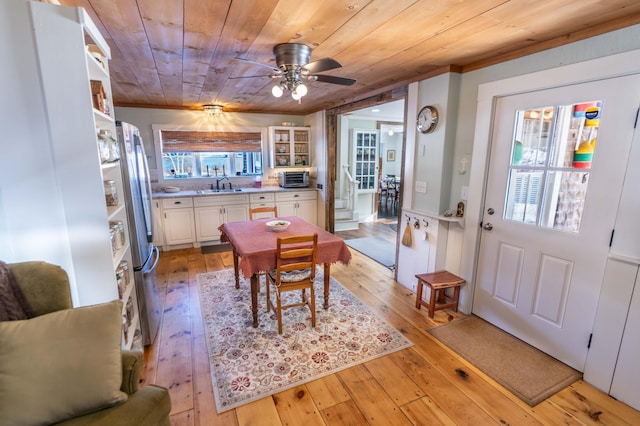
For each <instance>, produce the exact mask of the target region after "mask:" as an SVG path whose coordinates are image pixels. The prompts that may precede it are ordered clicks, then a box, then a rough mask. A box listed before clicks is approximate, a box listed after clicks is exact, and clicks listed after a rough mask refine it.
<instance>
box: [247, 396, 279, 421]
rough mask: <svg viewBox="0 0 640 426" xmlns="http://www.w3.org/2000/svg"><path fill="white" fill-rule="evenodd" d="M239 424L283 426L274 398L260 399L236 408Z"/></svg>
mask: <svg viewBox="0 0 640 426" xmlns="http://www.w3.org/2000/svg"><path fill="white" fill-rule="evenodd" d="M236 415H237V416H238V424H239V425H242V426H249V425H252V426H253V425H255V426H259V425H281V424H282V422H281V421H280V416H279V415H278V410H277V409H276V405H275V403H274V402H273V398H272V397H270V396H269V397H266V398H262V399H259V400H257V401H254V402H250V403H249V404H245V405H242V406H240V407H238V408H236Z"/></svg>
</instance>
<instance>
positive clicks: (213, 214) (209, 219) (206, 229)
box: [194, 206, 224, 241]
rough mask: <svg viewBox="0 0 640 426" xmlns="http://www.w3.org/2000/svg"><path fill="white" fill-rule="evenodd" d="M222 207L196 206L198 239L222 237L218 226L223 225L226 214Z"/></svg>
mask: <svg viewBox="0 0 640 426" xmlns="http://www.w3.org/2000/svg"><path fill="white" fill-rule="evenodd" d="M222 209H223V208H222V207H217V206H215V207H196V208H195V209H194V213H195V219H196V240H197V241H211V240H219V239H220V231H219V230H218V227H219V226H220V225H222V221H223V219H224V215H223V214H222V212H223V210H222Z"/></svg>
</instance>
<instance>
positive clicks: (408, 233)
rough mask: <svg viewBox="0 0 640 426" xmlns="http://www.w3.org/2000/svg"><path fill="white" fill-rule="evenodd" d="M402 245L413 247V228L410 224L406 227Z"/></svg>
mask: <svg viewBox="0 0 640 426" xmlns="http://www.w3.org/2000/svg"><path fill="white" fill-rule="evenodd" d="M402 244H403V245H405V246H407V247H411V245H412V244H413V241H412V238H411V227H410V226H409V224H407V226H405V227H404V233H403V234H402Z"/></svg>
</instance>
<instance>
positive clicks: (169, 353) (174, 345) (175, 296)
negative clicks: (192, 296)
mask: <svg viewBox="0 0 640 426" xmlns="http://www.w3.org/2000/svg"><path fill="white" fill-rule="evenodd" d="M170 268H171V269H170V273H169V277H168V285H167V296H166V299H165V309H164V320H163V321H162V330H161V336H160V345H159V354H158V368H157V371H158V372H157V376H156V377H157V381H156V383H157V384H159V385H160V386H164V387H166V388H168V389H169V394H170V396H171V405H172V407H171V413H172V414H175V413H180V412H183V411H188V410H191V409H193V387H192V384H191V381H192V374H193V373H192V371H193V370H192V363H191V321H190V306H189V285H188V282H189V273H188V262H187V259H186V257H184V258H176V259H172V260H171V263H170Z"/></svg>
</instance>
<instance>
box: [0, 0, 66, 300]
mask: <svg viewBox="0 0 640 426" xmlns="http://www.w3.org/2000/svg"><path fill="white" fill-rule="evenodd" d="M27 3H28V2H26V1H2V2H0V56H1V57H2V58H3V60H2V63H1V65H0V93H1V94H2V96H0V128H1V129H2V133H3V135H2V138H1V139H0V146H1V147H2V152H3V155H1V156H0V235H1V237H2V238H1V239H0V259H1V260H3V261H5V262H21V261H27V260H43V261H46V262H49V263H53V264H56V265H60V266H62V267H63V268H64V269H65V270H66V271H67V273H68V274H69V275H70V278H71V279H73V276H74V269H73V262H72V260H71V251H70V247H69V235H68V233H67V226H66V222H65V212H64V205H63V201H62V197H61V194H60V186H59V184H58V182H57V180H56V172H55V167H56V165H55V162H54V155H53V153H52V148H51V143H52V141H51V136H50V134H49V125H48V123H47V114H46V111H45V106H44V100H43V94H42V93H43V88H42V84H41V80H40V76H39V64H38V63H37V59H36V54H35V51H34V46H35V41H34V37H33V34H32V24H31V20H30V19H29V16H30V14H29V12H28V7H27ZM72 285H73V282H72ZM72 291H74V290H73V289H72ZM73 296H74V300H77V293H75V291H74V294H73Z"/></svg>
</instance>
